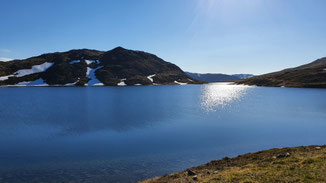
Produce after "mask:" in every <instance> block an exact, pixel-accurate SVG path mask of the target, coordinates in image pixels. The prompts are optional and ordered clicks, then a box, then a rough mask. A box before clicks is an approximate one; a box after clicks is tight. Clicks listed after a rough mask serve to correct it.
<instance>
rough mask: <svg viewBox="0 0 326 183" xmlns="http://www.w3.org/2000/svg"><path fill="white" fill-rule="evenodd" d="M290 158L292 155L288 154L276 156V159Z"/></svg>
mask: <svg viewBox="0 0 326 183" xmlns="http://www.w3.org/2000/svg"><path fill="white" fill-rule="evenodd" d="M290 156H291V154H290V153H286V154H278V155H276V156H274V158H287V157H290Z"/></svg>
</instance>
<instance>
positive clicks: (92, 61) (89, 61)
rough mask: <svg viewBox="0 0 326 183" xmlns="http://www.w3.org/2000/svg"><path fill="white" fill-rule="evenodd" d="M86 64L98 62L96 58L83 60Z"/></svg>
mask: <svg viewBox="0 0 326 183" xmlns="http://www.w3.org/2000/svg"><path fill="white" fill-rule="evenodd" d="M85 62H86V64H87V65H89V64H91V63H99V61H98V60H85Z"/></svg>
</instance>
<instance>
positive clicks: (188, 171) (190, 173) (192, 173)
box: [187, 169, 196, 176]
mask: <svg viewBox="0 0 326 183" xmlns="http://www.w3.org/2000/svg"><path fill="white" fill-rule="evenodd" d="M187 174H188V176H193V175H196V173H195V172H193V171H191V170H190V169H188V170H187Z"/></svg>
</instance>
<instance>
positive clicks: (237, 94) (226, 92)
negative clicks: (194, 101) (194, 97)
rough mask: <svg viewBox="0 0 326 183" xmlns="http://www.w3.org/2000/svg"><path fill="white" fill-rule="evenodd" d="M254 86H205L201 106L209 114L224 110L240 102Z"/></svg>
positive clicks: (226, 84)
mask: <svg viewBox="0 0 326 183" xmlns="http://www.w3.org/2000/svg"><path fill="white" fill-rule="evenodd" d="M249 88H252V86H245V85H232V84H231V83H212V84H208V85H205V86H204V89H203V92H202V95H201V106H202V108H203V109H204V110H205V111H207V112H212V111H216V110H217V109H219V108H224V107H226V106H228V105H230V104H232V103H233V102H234V101H237V100H240V99H241V97H242V96H244V95H245V94H246V92H247V90H248V89H249Z"/></svg>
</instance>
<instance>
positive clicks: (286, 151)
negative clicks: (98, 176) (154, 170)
mask: <svg viewBox="0 0 326 183" xmlns="http://www.w3.org/2000/svg"><path fill="white" fill-rule="evenodd" d="M325 154H326V146H307V147H293V148H277V149H270V150H266V151H260V152H256V153H248V154H244V155H240V156H238V157H235V158H228V157H225V158H223V159H221V160H215V161H211V162H209V163H207V164H205V165H201V166H198V167H193V168H190V169H188V170H185V171H183V172H178V173H174V174H170V175H165V176H162V177H157V178H153V179H150V180H146V181H143V183H163V182H171V183H173V182H175V183H176V182H189V183H190V182H326V155H325Z"/></svg>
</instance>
